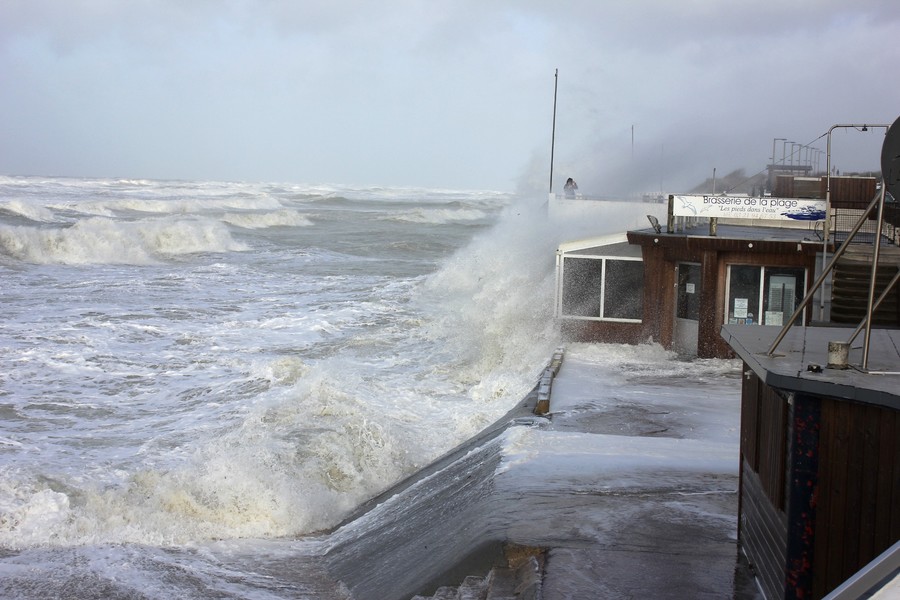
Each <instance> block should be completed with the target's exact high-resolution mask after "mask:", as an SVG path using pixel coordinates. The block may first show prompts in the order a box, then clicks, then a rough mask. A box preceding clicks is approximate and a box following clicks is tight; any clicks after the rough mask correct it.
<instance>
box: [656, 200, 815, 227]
mask: <svg viewBox="0 0 900 600" xmlns="http://www.w3.org/2000/svg"><path fill="white" fill-rule="evenodd" d="M673 212H674V214H675V216H676V217H722V218H726V219H777V220H780V221H823V220H824V219H825V201H824V200H810V199H808V198H769V197H758V196H705V195H701V194H691V195H684V196H675V206H674V210H673Z"/></svg>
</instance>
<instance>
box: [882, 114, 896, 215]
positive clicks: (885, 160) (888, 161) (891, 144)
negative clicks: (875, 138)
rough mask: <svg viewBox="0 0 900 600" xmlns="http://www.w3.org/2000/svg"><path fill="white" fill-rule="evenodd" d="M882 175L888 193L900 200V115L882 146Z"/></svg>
mask: <svg viewBox="0 0 900 600" xmlns="http://www.w3.org/2000/svg"><path fill="white" fill-rule="evenodd" d="M881 176H882V177H884V186H885V190H886V191H887V193H889V194H890V195H891V196H893V197H894V199H895V200H900V117H897V120H896V121H894V124H893V125H891V127H890V129H888V132H887V134H886V135H885V136H884V145H883V146H882V147H881Z"/></svg>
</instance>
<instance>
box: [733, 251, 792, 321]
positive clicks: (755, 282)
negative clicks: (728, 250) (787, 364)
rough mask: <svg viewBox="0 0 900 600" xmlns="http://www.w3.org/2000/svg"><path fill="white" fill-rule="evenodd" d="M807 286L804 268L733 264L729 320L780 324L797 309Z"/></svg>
mask: <svg viewBox="0 0 900 600" xmlns="http://www.w3.org/2000/svg"><path fill="white" fill-rule="evenodd" d="M805 290H806V270H805V269H803V268H796V267H761V266H757V265H729V267H728V298H727V311H726V317H725V322H726V323H729V324H738V325H773V326H778V327H780V326H782V325H784V324H785V323H787V321H788V319H789V318H790V316H791V315H792V314H793V313H794V311H795V310H797V306H798V305H799V303H800V300H801V299H802V298H803V295H804V293H805ZM802 322H803V319H801V320H800V321H799V322H798V323H797V324H802Z"/></svg>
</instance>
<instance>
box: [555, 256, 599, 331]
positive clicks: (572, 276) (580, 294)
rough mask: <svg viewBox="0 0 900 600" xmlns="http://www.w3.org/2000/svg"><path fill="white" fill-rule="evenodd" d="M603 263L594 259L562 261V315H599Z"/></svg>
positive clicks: (567, 259)
mask: <svg viewBox="0 0 900 600" xmlns="http://www.w3.org/2000/svg"><path fill="white" fill-rule="evenodd" d="M602 273H603V261H602V260H600V259H596V258H570V257H566V258H565V259H564V260H563V291H562V314H563V315H565V316H572V317H596V318H599V317H600V316H601V315H600V293H601V289H600V282H601V281H602V279H601V276H602Z"/></svg>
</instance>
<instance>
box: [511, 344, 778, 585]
mask: <svg viewBox="0 0 900 600" xmlns="http://www.w3.org/2000/svg"><path fill="white" fill-rule="evenodd" d="M584 349H585V348H582V350H584ZM608 378H609V373H608V367H606V366H605V365H603V364H598V363H597V362H595V361H593V360H591V359H590V357H587V356H584V355H583V352H582V351H580V350H578V349H577V347H576V349H575V350H572V349H569V350H568V351H567V352H566V356H565V360H564V361H563V363H562V367H561V368H560V370H559V373H558V374H557V376H556V378H555V379H554V381H553V386H552V392H551V400H550V417H551V421H550V424H549V425H548V426H547V427H546V428H545V429H544V430H542V431H541V433H540V434H538V436H539V437H543V438H544V439H543V441H542V442H541V447H542V448H546V449H547V450H546V451H545V452H544V454H545V456H541V457H540V458H539V459H538V460H550V461H552V462H553V463H554V464H555V465H557V466H553V467H549V468H550V470H553V471H555V473H556V474H555V475H554V476H553V478H555V479H557V480H558V483H557V484H554V483H552V482H549V485H550V486H551V487H556V488H557V489H558V491H559V492H560V493H559V495H555V497H554V499H553V503H552V504H553V506H552V508H550V509H549V511H548V512H550V513H553V514H542V515H540V516H539V517H538V516H537V515H536V517H538V518H546V519H550V521H551V522H550V523H545V524H544V525H543V526H542V527H541V529H544V528H547V529H550V530H552V529H554V528H557V529H558V530H559V531H560V532H561V535H560V536H559V537H558V539H556V540H550V539H544V540H543V543H544V544H545V547H549V548H550V550H549V552H548V554H547V558H546V565H545V573H544V579H543V585H542V594H543V596H542V597H543V598H544V600H562V599H569V598H615V599H618V598H685V599H688V598H694V599H698V598H699V599H712V598H720V599H736V600H745V599H757V598H762V596H761V595H759V593H758V591H757V588H756V585H755V583H754V582H753V581H752V577H751V575H750V572H749V569H748V567H747V566H746V564H744V563H743V562H742V561H740V560H739V556H738V548H737V543H736V541H737V514H738V506H737V503H738V495H737V487H738V449H739V431H740V427H739V423H740V411H739V406H740V379H738V378H737V377H734V378H730V379H725V380H724V381H723V380H722V379H721V378H718V379H716V378H710V379H711V380H709V381H691V378H690V377H689V376H688V377H685V378H675V379H666V378H662V379H655V378H654V377H653V376H650V377H638V378H637V379H636V380H633V381H631V382H628V383H627V384H626V385H628V388H626V389H622V388H621V384H622V382H621V381H616V382H613V383H611V384H605V383H604V380H605V379H608ZM732 461H733V462H732ZM604 463H605V465H604ZM567 464H568V465H569V467H570V468H573V471H576V472H567V467H565V466H563V465H567ZM545 467H546V465H545ZM564 473H565V474H564ZM521 479H522V480H523V481H520V482H519V485H524V486H525V487H526V488H527V487H528V483H527V480H528V477H527V475H526V476H525V477H523V478H521ZM566 488H568V490H567V491H566ZM545 493H547V494H548V496H549V495H550V494H549V492H548V491H547V490H545ZM566 494H568V495H569V500H567V499H566ZM567 505H568V506H567ZM562 532H566V533H565V534H564V535H562ZM520 539H521V538H520ZM526 541H527V538H526ZM535 541H538V540H535ZM548 542H550V543H549V544H548Z"/></svg>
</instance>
